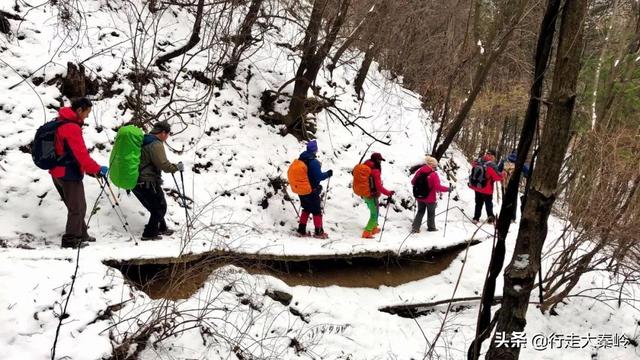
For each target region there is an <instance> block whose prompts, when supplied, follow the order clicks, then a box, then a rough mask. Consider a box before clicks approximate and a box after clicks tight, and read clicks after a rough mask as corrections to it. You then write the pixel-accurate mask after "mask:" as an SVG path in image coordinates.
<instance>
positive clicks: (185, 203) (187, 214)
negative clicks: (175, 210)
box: [171, 173, 189, 238]
mask: <svg viewBox="0 0 640 360" xmlns="http://www.w3.org/2000/svg"><path fill="white" fill-rule="evenodd" d="M171 177H172V178H173V182H174V183H175V184H176V188H177V189H178V194H179V195H180V198H182V206H184V215H185V219H186V221H187V223H186V226H187V238H189V211H188V209H187V199H186V197H185V196H184V195H183V194H182V190H180V186H178V180H176V175H175V174H173V173H172V174H171Z"/></svg>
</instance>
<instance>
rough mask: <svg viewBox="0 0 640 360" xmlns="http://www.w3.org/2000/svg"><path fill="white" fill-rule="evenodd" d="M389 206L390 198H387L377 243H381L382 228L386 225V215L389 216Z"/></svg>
mask: <svg viewBox="0 0 640 360" xmlns="http://www.w3.org/2000/svg"><path fill="white" fill-rule="evenodd" d="M389 205H391V196H389V197H387V210H386V211H385V213H384V220H383V221H382V230H380V238H379V239H378V242H380V241H382V234H384V226H385V224H386V223H387V215H389Z"/></svg>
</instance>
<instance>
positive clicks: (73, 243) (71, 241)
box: [61, 237, 87, 249]
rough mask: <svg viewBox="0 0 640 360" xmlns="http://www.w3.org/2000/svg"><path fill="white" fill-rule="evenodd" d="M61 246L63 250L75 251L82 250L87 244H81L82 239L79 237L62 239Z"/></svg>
mask: <svg viewBox="0 0 640 360" xmlns="http://www.w3.org/2000/svg"><path fill="white" fill-rule="evenodd" d="M61 246H62V247H63V248H72V249H77V248H83V247H85V246H87V244H86V243H84V242H82V238H80V237H77V238H63V239H62V243H61Z"/></svg>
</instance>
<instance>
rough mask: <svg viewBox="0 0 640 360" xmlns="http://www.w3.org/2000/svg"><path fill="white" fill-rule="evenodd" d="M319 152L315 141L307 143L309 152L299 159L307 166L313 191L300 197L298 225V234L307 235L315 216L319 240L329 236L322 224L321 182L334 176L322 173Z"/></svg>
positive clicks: (330, 171)
mask: <svg viewBox="0 0 640 360" xmlns="http://www.w3.org/2000/svg"><path fill="white" fill-rule="evenodd" d="M317 152H318V143H317V142H316V141H315V140H311V141H309V143H307V150H306V151H304V152H302V153H301V154H300V157H299V159H300V160H301V161H303V162H304V163H305V164H306V165H307V176H308V177H309V183H311V189H312V191H311V193H310V194H308V195H299V196H300V204H301V207H302V212H301V213H300V221H299V223H298V234H299V235H301V236H305V235H306V234H307V222H308V221H309V215H313V226H314V228H315V229H314V234H313V236H314V237H316V238H319V239H326V238H327V237H328V235H327V233H326V232H325V231H324V228H323V224H322V202H321V200H320V193H321V192H322V185H320V182H321V181H323V180H326V179H328V178H330V177H331V176H332V175H333V170H328V171H326V172H322V169H321V166H320V161H318V159H316V153H317Z"/></svg>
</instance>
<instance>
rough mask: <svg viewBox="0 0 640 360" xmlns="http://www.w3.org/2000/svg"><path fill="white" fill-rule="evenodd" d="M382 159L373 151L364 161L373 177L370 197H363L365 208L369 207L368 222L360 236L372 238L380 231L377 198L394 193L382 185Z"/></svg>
mask: <svg viewBox="0 0 640 360" xmlns="http://www.w3.org/2000/svg"><path fill="white" fill-rule="evenodd" d="M382 161H385V159H384V158H383V157H382V155H381V154H380V153H373V154H371V158H370V159H369V160H367V161H365V162H364V164H365V165H367V166H368V167H370V168H371V178H372V179H373V187H372V189H371V197H367V198H364V202H365V204H367V208H369V222H367V226H366V227H365V228H364V231H363V232H362V237H363V238H365V239H371V238H373V235H375V234H377V233H379V232H380V229H379V228H378V214H379V213H380V211H379V210H378V209H379V207H380V202H379V201H378V199H379V198H380V195H386V196H388V197H391V196H393V194H394V193H395V192H394V191H391V190H387V189H386V188H385V187H384V186H383V185H382V179H381V178H380V175H381V173H382V166H381V162H382ZM387 206H389V204H387Z"/></svg>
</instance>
